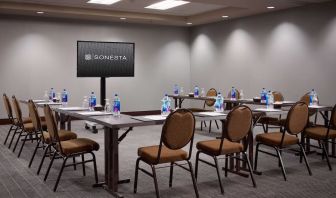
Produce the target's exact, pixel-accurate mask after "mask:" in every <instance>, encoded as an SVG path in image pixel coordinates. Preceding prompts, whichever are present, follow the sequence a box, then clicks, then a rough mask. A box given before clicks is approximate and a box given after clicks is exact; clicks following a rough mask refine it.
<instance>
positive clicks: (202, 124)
mask: <svg viewBox="0 0 336 198" xmlns="http://www.w3.org/2000/svg"><path fill="white" fill-rule="evenodd" d="M203 122H204V121H202V122H201V131H202V130H203Z"/></svg>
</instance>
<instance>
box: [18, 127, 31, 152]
mask: <svg viewBox="0 0 336 198" xmlns="http://www.w3.org/2000/svg"><path fill="white" fill-rule="evenodd" d="M28 135H29V134H28V133H27V134H26V135H25V138H24V139H23V142H22V144H21V148H20V151H19V154H18V157H20V156H21V153H22V149H23V147H24V145H25V144H26V141H27V137H28Z"/></svg>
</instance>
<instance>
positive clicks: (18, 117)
mask: <svg viewBox="0 0 336 198" xmlns="http://www.w3.org/2000/svg"><path fill="white" fill-rule="evenodd" d="M12 102H13V108H14V112H15V118H16V120H17V121H18V123H19V124H20V125H23V121H22V111H21V107H20V104H19V102H18V101H17V99H16V97H15V96H14V95H13V96H12Z"/></svg>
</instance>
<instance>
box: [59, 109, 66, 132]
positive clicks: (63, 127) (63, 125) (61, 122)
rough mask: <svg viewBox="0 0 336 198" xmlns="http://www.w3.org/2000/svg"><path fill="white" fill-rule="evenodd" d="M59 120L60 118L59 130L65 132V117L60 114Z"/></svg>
mask: <svg viewBox="0 0 336 198" xmlns="http://www.w3.org/2000/svg"><path fill="white" fill-rule="evenodd" d="M59 118H60V128H61V129H62V130H65V120H66V119H65V118H66V115H64V114H63V113H61V114H60V115H59Z"/></svg>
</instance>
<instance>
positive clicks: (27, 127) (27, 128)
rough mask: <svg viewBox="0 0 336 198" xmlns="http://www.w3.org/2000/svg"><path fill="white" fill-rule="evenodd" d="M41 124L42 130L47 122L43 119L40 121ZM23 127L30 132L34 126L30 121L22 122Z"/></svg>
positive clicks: (45, 127)
mask: <svg viewBox="0 0 336 198" xmlns="http://www.w3.org/2000/svg"><path fill="white" fill-rule="evenodd" d="M41 125H42V129H43V130H47V123H46V122H45V121H41ZM23 127H24V129H25V130H26V132H29V133H32V132H34V131H35V127H34V125H33V123H32V122H29V123H24V124H23Z"/></svg>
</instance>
